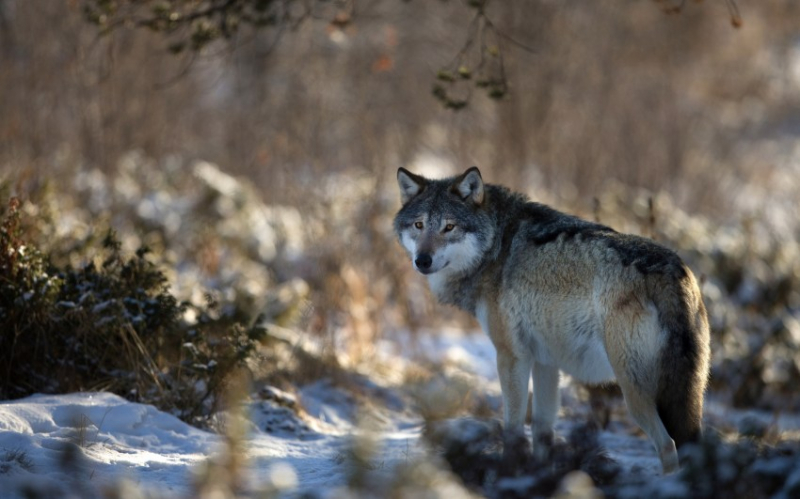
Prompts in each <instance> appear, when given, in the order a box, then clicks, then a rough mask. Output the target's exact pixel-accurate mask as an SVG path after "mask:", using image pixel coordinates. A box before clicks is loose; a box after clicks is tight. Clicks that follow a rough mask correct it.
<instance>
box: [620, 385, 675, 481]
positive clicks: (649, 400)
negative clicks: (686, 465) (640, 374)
mask: <svg viewBox="0 0 800 499" xmlns="http://www.w3.org/2000/svg"><path fill="white" fill-rule="evenodd" d="M619 385H620V388H621V389H622V394H623V395H624V396H625V403H626V404H627V406H628V410H629V411H630V413H631V416H633V419H634V420H635V421H636V423H638V424H639V426H640V427H641V428H642V430H644V432H645V433H647V436H648V437H650V441H651V442H653V446H655V448H656V453H657V454H658V457H659V459H661V467H662V469H663V472H664V474H668V473H673V472H675V471H677V470H678V451H677V449H676V448H675V442H674V441H673V440H672V438H671V437H670V436H669V433H668V432H667V429H666V428H665V427H664V423H663V422H662V421H661V418H660V417H659V415H658V410H657V409H656V402H655V399H654V398H653V397H650V396H648V395H647V394H645V393H643V392H642V391H641V390H640V389H639V388H638V387H636V386H634V385H633V384H632V383H630V382H624V381H622V380H620V383H619Z"/></svg>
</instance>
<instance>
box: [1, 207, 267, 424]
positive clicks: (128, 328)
mask: <svg viewBox="0 0 800 499" xmlns="http://www.w3.org/2000/svg"><path fill="white" fill-rule="evenodd" d="M19 208H20V202H19V201H18V200H16V199H12V200H11V202H10V203H9V205H8V209H7V210H6V212H5V215H4V220H3V222H2V227H1V228H0V330H2V331H3V334H2V335H0V365H2V366H3V368H2V369H3V371H2V372H0V398H2V399H7V398H16V397H21V396H25V395H30V394H32V393H37V392H42V393H63V392H70V391H79V390H108V391H112V392H114V393H118V394H120V395H122V396H125V397H127V398H129V399H131V400H134V401H141V402H148V403H153V404H155V405H157V406H159V407H161V408H163V409H167V410H170V411H172V412H174V413H175V414H176V415H178V416H180V417H181V418H183V419H185V420H188V421H191V422H194V423H202V422H203V420H204V419H205V418H206V417H208V416H209V415H210V414H211V413H213V412H214V411H216V410H217V409H219V402H220V398H221V394H222V392H223V391H224V389H225V383H226V380H227V378H228V376H229V375H230V374H231V372H233V371H234V370H235V369H237V368H238V367H241V366H243V365H244V363H245V362H246V361H247V359H248V358H249V357H251V356H252V355H253V354H254V353H255V348H256V345H257V343H258V341H259V340H260V339H261V337H262V336H263V335H264V333H265V330H264V329H263V328H261V327H259V326H257V325H252V326H246V327H243V326H241V325H240V324H239V321H244V322H245V323H246V324H251V323H252V322H253V321H252V320H248V319H247V317H246V316H245V314H243V313H241V312H239V311H236V310H235V309H234V310H228V311H227V312H226V313H220V312H219V311H218V310H217V305H218V304H216V303H214V302H213V300H211V299H210V298H209V300H208V303H206V304H205V305H204V306H197V305H192V304H189V303H186V302H180V301H179V300H178V299H177V298H176V297H175V296H173V295H172V294H171V293H170V289H169V285H168V281H167V278H166V277H165V275H164V273H163V271H162V270H161V269H160V268H159V267H157V266H156V265H155V264H153V263H152V262H150V261H149V260H148V258H147V255H148V249H147V248H146V247H141V248H140V249H139V250H137V251H136V253H135V254H134V255H131V256H126V255H124V254H123V252H122V250H121V245H120V243H119V241H118V240H117V238H116V237H115V235H114V234H113V232H109V233H108V235H107V236H106V237H105V239H104V240H103V245H102V248H101V249H100V250H98V253H97V254H98V255H101V256H102V258H101V259H100V261H93V260H89V261H88V262H85V263H83V264H82V265H81V266H79V267H77V268H73V267H72V266H70V265H66V266H61V267H59V266H55V265H53V264H52V263H51V262H50V260H49V258H48V256H47V255H46V254H44V253H42V252H40V251H39V250H38V249H37V244H36V241H32V240H27V239H26V234H25V231H24V230H23V227H22V225H23V224H21V221H20V209H19ZM190 310H191V312H192V313H191V314H189V313H187V312H188V311H190ZM188 317H191V318H192V320H188Z"/></svg>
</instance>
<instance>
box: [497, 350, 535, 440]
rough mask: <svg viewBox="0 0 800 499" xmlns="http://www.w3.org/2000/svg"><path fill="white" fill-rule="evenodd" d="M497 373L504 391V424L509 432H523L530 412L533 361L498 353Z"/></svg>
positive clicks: (522, 356)
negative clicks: (529, 389) (529, 396)
mask: <svg viewBox="0 0 800 499" xmlns="http://www.w3.org/2000/svg"><path fill="white" fill-rule="evenodd" d="M497 373H498V375H499V376H500V388H501V389H502V390H503V423H504V426H505V430H506V431H507V432H520V433H522V432H523V425H524V424H525V415H526V414H527V412H528V381H529V380H530V377H531V359H530V357H529V356H525V355H515V354H514V353H511V352H502V351H500V350H498V352H497Z"/></svg>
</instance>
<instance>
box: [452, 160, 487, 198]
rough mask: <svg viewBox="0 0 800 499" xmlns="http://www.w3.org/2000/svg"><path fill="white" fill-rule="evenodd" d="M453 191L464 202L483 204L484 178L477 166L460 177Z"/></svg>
mask: <svg viewBox="0 0 800 499" xmlns="http://www.w3.org/2000/svg"><path fill="white" fill-rule="evenodd" d="M453 189H454V190H455V191H456V193H457V194H458V195H459V196H461V199H463V200H464V201H467V200H470V201H472V202H473V203H475V204H478V205H479V204H483V178H482V177H481V171H480V170H478V167H477V166H473V167H472V168H470V169H469V170H467V171H465V172H464V173H463V174H462V175H461V176H460V177H458V178H457V179H456V182H455V184H454V185H453Z"/></svg>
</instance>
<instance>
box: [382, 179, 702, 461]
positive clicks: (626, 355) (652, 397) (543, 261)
mask: <svg viewBox="0 0 800 499" xmlns="http://www.w3.org/2000/svg"><path fill="white" fill-rule="evenodd" d="M397 181H398V185H399V187H400V197H401V201H402V207H401V208H400V210H399V212H398V213H397V215H396V217H395V219H394V229H395V232H396V234H397V237H398V239H399V241H400V243H401V244H402V246H403V247H404V248H405V250H406V251H407V252H408V254H409V255H410V257H411V259H412V261H413V265H414V268H415V269H416V270H417V271H418V272H419V273H421V274H422V275H424V276H426V277H427V279H428V283H429V285H430V288H431V290H432V292H433V294H434V295H435V296H436V298H437V299H438V300H439V301H440V302H441V303H445V304H451V305H455V306H457V307H459V308H461V309H463V310H465V311H467V312H469V313H471V314H472V315H473V316H474V317H475V318H477V320H478V322H479V323H480V325H481V327H482V328H483V330H484V331H485V332H486V333H487V334H488V336H489V337H490V338H491V340H492V343H493V344H494V346H495V349H496V351H497V371H498V375H499V378H500V385H501V389H502V392H503V423H504V428H505V431H506V432H518V433H521V432H522V429H523V425H524V420H525V417H526V413H527V409H528V383H529V380H530V379H531V377H532V378H533V408H532V415H533V419H532V425H531V426H532V428H531V429H532V433H533V435H534V441H535V442H536V441H540V440H544V441H546V440H547V439H548V438H549V439H550V440H552V435H553V424H554V422H555V420H556V417H557V414H558V409H559V405H560V400H559V391H558V382H559V376H560V371H564V372H565V373H567V374H569V375H571V376H572V377H574V378H575V379H577V380H580V381H582V382H584V383H588V384H604V383H610V382H613V381H616V382H617V383H618V384H619V387H620V388H621V390H622V393H623V396H624V398H625V402H626V405H627V407H628V410H629V412H630V414H631V416H632V417H633V419H634V420H635V421H636V422H637V423H638V424H639V426H640V427H641V428H642V430H644V432H645V433H646V434H647V435H648V437H649V438H650V440H651V441H652V443H653V445H654V446H655V450H656V453H657V454H658V457H659V459H660V460H661V465H662V469H663V472H664V473H671V472H674V471H676V470H677V469H678V467H679V463H678V453H677V448H679V447H680V446H682V445H684V444H686V443H688V442H695V441H697V440H698V439H699V438H700V436H701V431H702V428H701V424H702V416H703V397H704V393H705V389H706V383H707V380H708V375H709V361H710V347H709V326H708V318H707V314H706V310H705V306H704V304H703V299H702V296H701V293H700V289H699V287H698V284H697V280H696V279H695V276H694V275H693V274H692V271H691V270H690V269H689V268H688V267H687V266H686V265H685V264H684V263H683V261H682V260H681V259H680V257H679V256H678V255H677V254H676V253H674V252H673V251H671V250H669V249H667V248H665V247H664V246H661V245H659V244H657V243H655V242H654V241H652V240H650V239H646V238H643V237H639V236H635V235H628V234H622V233H619V232H617V231H615V230H613V229H611V228H609V227H606V226H604V225H601V224H598V223H593V222H589V221H586V220H583V219H580V218H578V217H575V216H571V215H568V214H565V213H562V212H559V211H557V210H555V209H553V208H550V207H548V206H546V205H544V204H540V203H536V202H532V201H529V200H528V198H527V197H525V196H524V195H522V194H519V193H514V192H512V191H510V190H509V189H507V188H505V187H502V186H499V185H493V184H488V183H484V182H483V178H482V176H481V173H480V171H479V170H478V168H477V167H472V168H470V169H468V170H466V171H465V172H464V173H463V174H461V175H459V176H455V177H450V178H445V179H438V180H434V179H428V178H425V177H423V176H421V175H416V174H414V173H411V172H410V171H408V170H406V169H405V168H400V169H398V171H397ZM542 437H544V438H542ZM534 450H535V449H534Z"/></svg>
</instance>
